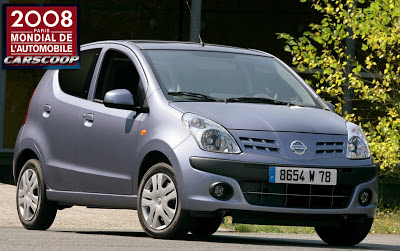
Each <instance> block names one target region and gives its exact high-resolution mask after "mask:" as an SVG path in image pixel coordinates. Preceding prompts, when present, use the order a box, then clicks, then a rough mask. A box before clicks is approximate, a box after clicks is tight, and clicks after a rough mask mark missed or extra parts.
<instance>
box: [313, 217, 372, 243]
mask: <svg viewBox="0 0 400 251" xmlns="http://www.w3.org/2000/svg"><path fill="white" fill-rule="evenodd" d="M373 220H374V219H367V220H365V221H363V222H362V223H346V224H343V225H341V226H340V227H316V228H315V231H316V232H317V234H318V235H319V237H320V238H321V239H322V240H323V241H324V242H326V243H327V244H330V245H335V246H354V245H357V244H358V243H360V242H361V241H362V240H364V238H365V237H366V236H367V235H368V233H369V230H370V229H371V226H372V223H373Z"/></svg>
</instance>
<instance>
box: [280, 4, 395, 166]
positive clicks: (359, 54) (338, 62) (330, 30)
mask: <svg viewBox="0 0 400 251" xmlns="http://www.w3.org/2000/svg"><path fill="white" fill-rule="evenodd" d="M306 1H308V2H311V4H312V8H313V9H315V10H316V11H318V12H319V13H321V14H322V15H321V18H322V20H321V22H320V23H316V24H310V25H309V28H310V29H309V30H308V31H306V32H304V33H303V36H301V37H299V38H294V37H292V36H291V35H289V34H285V33H280V34H278V38H281V39H285V40H286V41H285V42H286V46H285V51H287V52H290V53H291V54H292V56H293V60H292V62H293V64H294V65H296V66H297V68H298V69H299V70H300V71H305V70H307V69H309V70H314V72H315V74H313V75H312V76H313V78H311V79H308V80H307V83H309V84H311V85H313V87H314V88H316V89H317V93H319V94H320V95H321V96H323V97H324V98H326V99H328V101H332V100H335V101H336V103H335V106H336V112H337V113H339V114H341V112H342V108H343V104H344V103H345V100H344V98H343V94H344V91H343V90H344V89H345V88H347V87H348V89H349V90H351V91H352V93H353V94H352V95H353V100H354V104H355V105H354V107H353V109H352V110H351V112H350V113H346V114H344V116H345V118H346V119H348V120H350V121H353V122H355V123H358V124H360V125H362V127H363V129H364V131H365V133H366V136H367V138H368V141H369V146H370V149H371V153H372V155H373V157H374V159H375V161H376V162H377V163H378V164H379V165H380V169H381V173H382V174H394V173H399V172H398V171H396V168H395V167H396V166H398V165H399V164H400V152H399V151H400V148H399V145H400V134H399V129H400V117H399V114H400V85H399V83H400V0H371V1H364V0H358V1H357V0H301V2H306ZM346 39H348V40H353V41H354V42H355V49H356V53H355V56H354V58H351V57H350V55H348V54H346V49H347V48H346V42H345V41H346Z"/></svg>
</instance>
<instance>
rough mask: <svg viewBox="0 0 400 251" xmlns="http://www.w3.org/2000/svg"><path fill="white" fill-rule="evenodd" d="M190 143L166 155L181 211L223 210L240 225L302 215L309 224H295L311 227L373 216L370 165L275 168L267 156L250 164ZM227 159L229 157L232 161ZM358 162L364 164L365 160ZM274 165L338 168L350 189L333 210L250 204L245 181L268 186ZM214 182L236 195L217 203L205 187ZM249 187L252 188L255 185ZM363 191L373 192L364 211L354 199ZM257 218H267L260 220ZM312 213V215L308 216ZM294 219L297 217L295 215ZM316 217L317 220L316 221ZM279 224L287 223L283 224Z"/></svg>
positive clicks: (374, 181)
mask: <svg viewBox="0 0 400 251" xmlns="http://www.w3.org/2000/svg"><path fill="white" fill-rule="evenodd" d="M191 141H192V139H191V137H189V138H188V139H187V140H186V141H184V142H182V144H181V145H179V146H178V147H176V148H175V149H174V150H173V152H172V153H171V155H170V160H171V162H172V165H173V167H174V169H175V170H176V176H177V180H178V189H179V193H180V198H181V203H182V208H183V209H184V210H188V211H192V212H199V211H200V212H217V213H218V212H223V213H224V214H225V215H233V216H235V215H238V217H237V218H238V219H245V220H244V222H243V220H241V221H242V222H243V223H245V222H247V223H255V222H254V221H251V220H249V219H250V218H254V217H249V219H248V220H246V217H242V216H240V217H239V215H246V214H248V215H255V216H256V217H255V218H256V219H257V217H261V218H265V217H268V215H270V214H272V215H274V214H279V215H281V216H282V217H283V218H288V217H289V215H290V216H294V215H302V216H304V217H305V219H310V221H309V223H308V224H306V223H304V222H303V223H302V224H300V223H299V222H298V223H297V225H299V224H300V225H310V226H314V225H315V222H314V223H313V221H312V218H313V217H319V218H321V219H324V218H331V219H333V221H332V222H335V221H336V220H337V218H340V219H342V218H343V219H347V218H349V217H350V218H354V217H357V218H360V219H361V218H373V217H374V216H375V212H376V206H377V202H378V199H377V198H378V182H377V177H376V168H375V166H373V165H371V164H370V165H368V164H367V165H362V166H357V165H348V166H345V165H343V163H340V165H338V166H326V163H330V164H331V165H333V164H336V162H337V161H335V160H331V161H326V163H325V166H321V165H310V164H308V163H309V162H308V163H307V165H304V162H303V165H301V164H297V165H296V164H293V165H291V164H288V163H283V164H277V162H270V161H268V159H267V158H266V159H265V160H263V161H259V160H258V161H254V162H253V161H251V160H249V159H251V157H252V156H249V155H245V154H242V155H235V156H233V155H224V154H218V153H208V152H204V151H201V150H198V149H193V147H192V146H193V145H192V144H193V143H195V142H191ZM195 156H201V157H195ZM221 156H226V159H221ZM227 158H230V160H228V159H227ZM244 160H246V161H244ZM299 163H301V162H299ZM358 163H361V162H358ZM362 163H363V164H365V163H366V162H362ZM276 165H278V166H296V167H302V166H303V167H312V166H315V167H318V168H335V169H338V185H344V186H350V187H351V191H350V192H349V196H348V200H347V201H346V202H345V203H344V204H343V203H342V204H340V203H336V204H335V207H332V206H329V207H328V206H326V207H325V205H327V204H326V203H322V204H321V203H316V204H315V203H313V204H312V205H311V204H307V205H305V204H301V203H300V204H296V203H295V204H287V203H284V204H282V203H281V204H280V203H277V204H275V205H272V206H271V205H268V204H257V203H255V201H254V200H251V199H249V198H248V197H246V196H245V194H244V193H243V192H244V189H245V188H246V187H247V188H248V187H249V186H247V185H246V184H245V183H260V184H262V182H264V183H267V181H268V167H269V166H276ZM216 182H226V183H228V184H230V185H231V186H232V188H233V190H234V194H233V197H232V198H231V199H230V200H227V201H220V200H217V199H215V198H214V197H212V196H211V194H210V192H209V188H210V186H211V185H212V184H214V183H216ZM315 187H320V186H315ZM251 188H252V189H254V187H251ZM365 188H368V189H370V190H371V191H372V201H371V203H370V204H369V205H368V206H365V207H364V206H361V205H360V204H359V202H358V195H359V193H360V192H361V190H363V189H365ZM296 189H297V188H296ZM255 200H257V199H255ZM285 200H286V198H285ZM329 205H331V203H329ZM258 214H261V215H265V216H259V215H258ZM311 215H314V216H312V217H310V216H311ZM315 215H319V216H315ZM294 217H295V218H296V217H297V216H294ZM289 218H291V217H289ZM319 218H318V220H317V221H316V222H318V221H319ZM234 220H235V219H234ZM294 220H295V219H294ZM255 221H256V222H258V224H264V223H262V221H261V220H260V221H257V220H255ZM279 222H281V221H279ZM306 222H307V220H306ZM281 223H282V224H285V225H287V224H286V223H285V222H281ZM273 224H278V222H274V223H273ZM290 225H296V223H295V222H293V223H291V224H290Z"/></svg>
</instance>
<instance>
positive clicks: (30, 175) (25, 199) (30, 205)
mask: <svg viewBox="0 0 400 251" xmlns="http://www.w3.org/2000/svg"><path fill="white" fill-rule="evenodd" d="M38 202H39V186H38V178H37V176H36V173H35V172H34V171H33V170H32V169H27V170H26V171H25V172H24V173H23V174H22V177H21V180H20V181H19V184H18V209H19V213H20V215H21V216H22V218H23V219H24V220H27V221H29V220H31V219H32V218H33V216H34V215H35V213H36V210H37V206H38Z"/></svg>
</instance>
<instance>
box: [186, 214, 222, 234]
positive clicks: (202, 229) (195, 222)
mask: <svg viewBox="0 0 400 251" xmlns="http://www.w3.org/2000/svg"><path fill="white" fill-rule="evenodd" d="M221 222H222V218H221V217H217V218H192V224H191V226H190V232H191V233H192V234H194V235H200V236H210V235H212V234H214V233H215V232H217V230H218V228H219V226H220V225H221Z"/></svg>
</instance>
